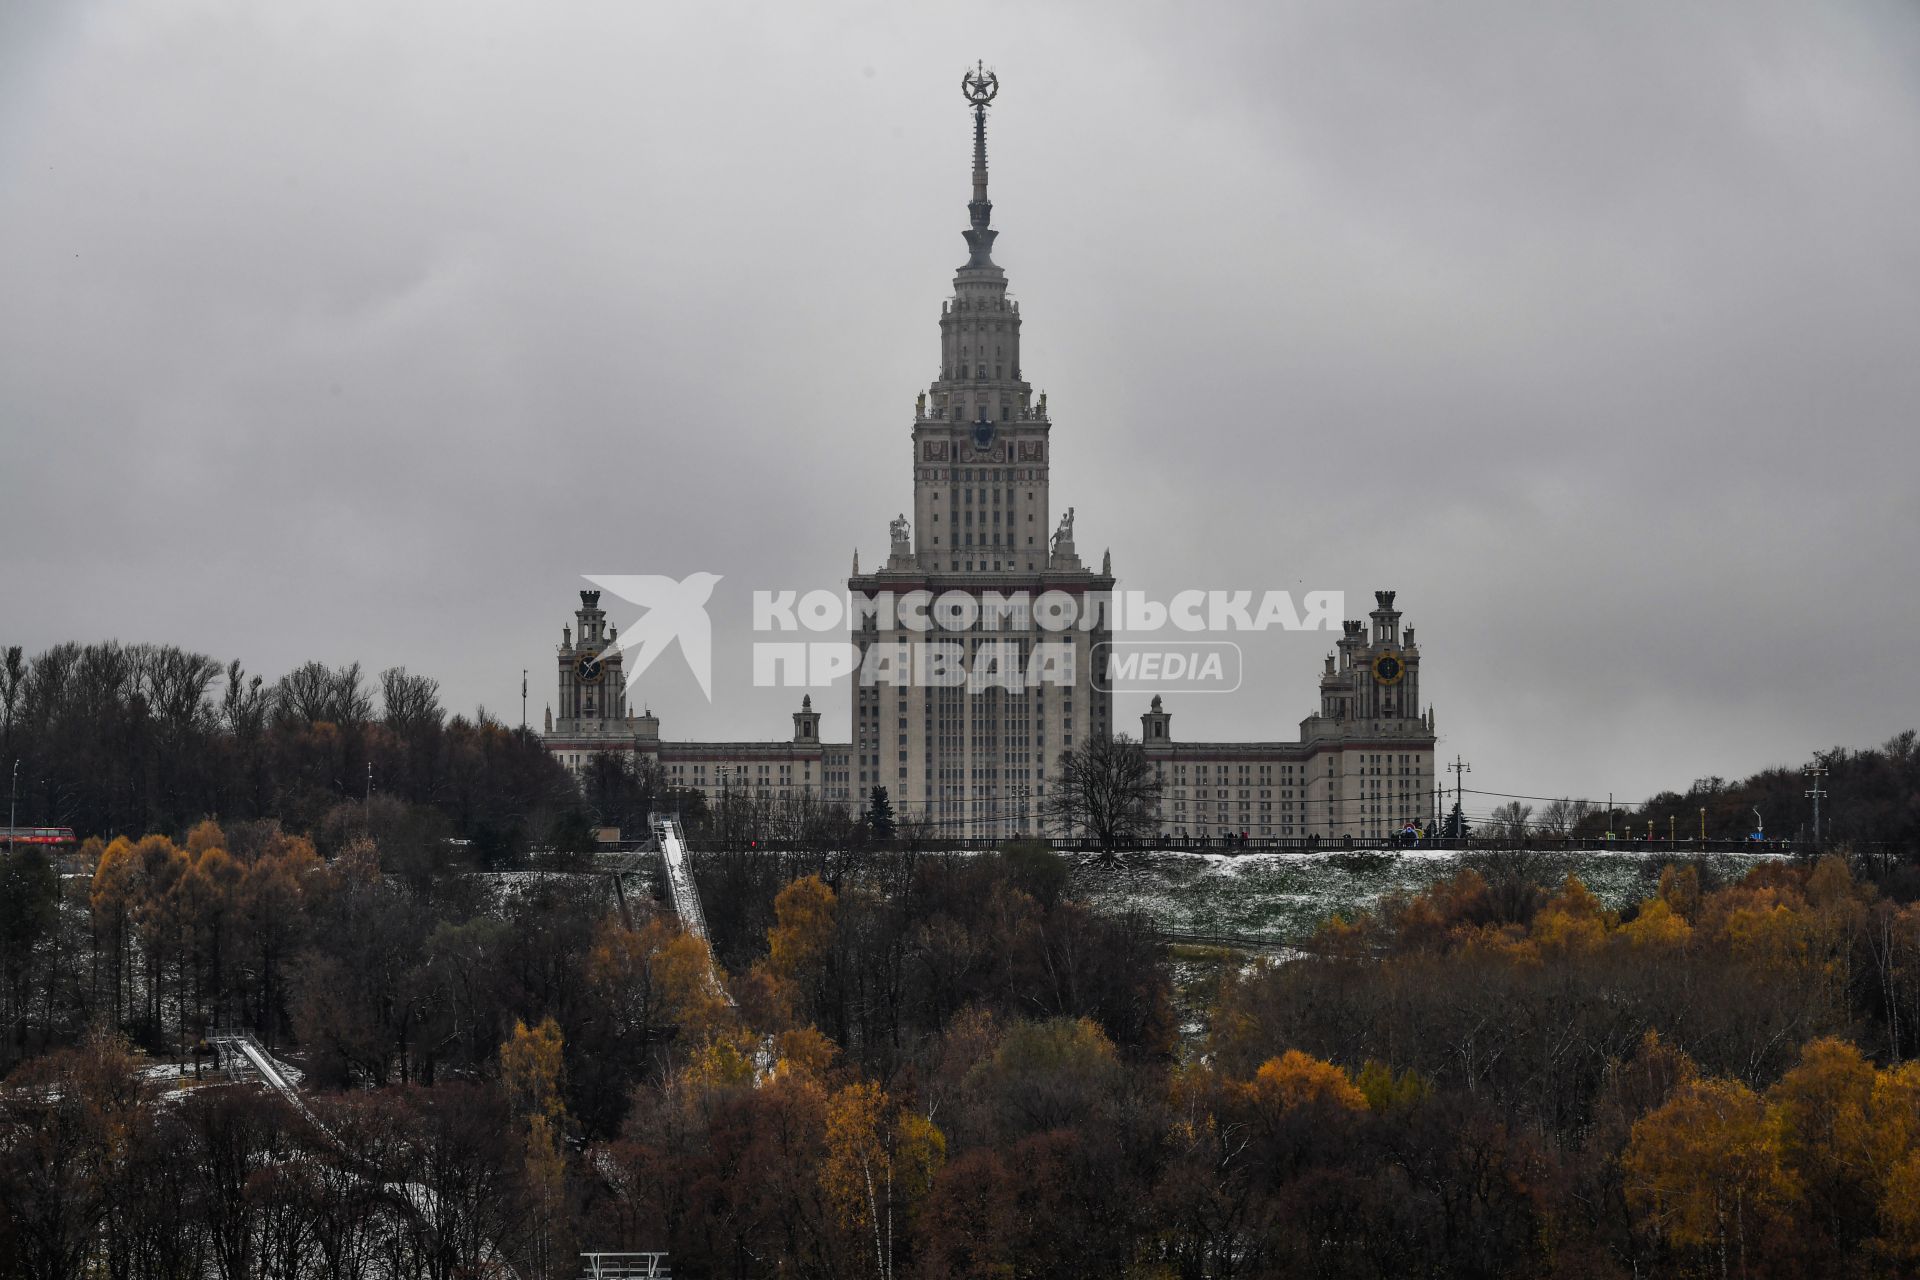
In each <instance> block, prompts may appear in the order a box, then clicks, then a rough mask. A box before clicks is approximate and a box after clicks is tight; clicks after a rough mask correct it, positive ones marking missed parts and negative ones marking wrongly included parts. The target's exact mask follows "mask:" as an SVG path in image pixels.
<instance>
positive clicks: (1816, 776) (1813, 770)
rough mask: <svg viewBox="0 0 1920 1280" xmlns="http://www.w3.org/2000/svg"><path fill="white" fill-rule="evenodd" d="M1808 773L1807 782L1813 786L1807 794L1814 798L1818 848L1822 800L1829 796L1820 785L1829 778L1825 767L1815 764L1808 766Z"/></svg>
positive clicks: (1814, 835) (1814, 840)
mask: <svg viewBox="0 0 1920 1280" xmlns="http://www.w3.org/2000/svg"><path fill="white" fill-rule="evenodd" d="M1806 773H1807V781H1808V782H1810V783H1812V784H1813V785H1812V786H1810V787H1809V788H1808V789H1807V794H1808V795H1810V796H1812V797H1813V843H1814V846H1815V847H1816V848H1817V847H1818V846H1819V844H1820V798H1821V797H1822V796H1824V795H1826V794H1827V793H1826V791H1825V790H1824V789H1822V787H1821V785H1820V783H1821V781H1822V780H1823V779H1824V778H1825V777H1826V776H1827V769H1826V766H1825V765H1818V764H1813V765H1808V766H1807V770H1806Z"/></svg>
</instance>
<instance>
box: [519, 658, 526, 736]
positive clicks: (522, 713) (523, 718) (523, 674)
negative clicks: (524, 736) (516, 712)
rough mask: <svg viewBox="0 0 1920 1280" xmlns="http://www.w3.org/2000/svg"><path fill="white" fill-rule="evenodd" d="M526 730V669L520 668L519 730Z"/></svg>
mask: <svg viewBox="0 0 1920 1280" xmlns="http://www.w3.org/2000/svg"><path fill="white" fill-rule="evenodd" d="M526 731H527V669H526V668H525V667H522V668H520V732H522V733H525V732H526Z"/></svg>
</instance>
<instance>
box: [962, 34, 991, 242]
mask: <svg viewBox="0 0 1920 1280" xmlns="http://www.w3.org/2000/svg"><path fill="white" fill-rule="evenodd" d="M960 92H961V94H962V95H964V96H965V97H966V100H967V101H968V102H970V103H972V104H973V199H972V200H971V201H969V202H968V203H967V214H968V220H969V221H970V222H971V223H972V225H971V226H969V227H968V228H967V230H966V231H965V232H964V233H963V234H964V235H965V236H966V237H967V248H968V249H969V250H971V251H972V252H971V254H970V256H969V257H968V258H967V265H966V266H964V267H962V268H961V270H962V271H967V270H972V269H976V268H982V267H984V268H992V267H993V256H992V254H993V238H994V237H995V236H997V235H999V234H1000V233H999V232H997V231H995V230H994V229H993V228H992V226H990V225H989V224H990V223H991V222H992V221H993V201H991V200H989V199H987V104H988V103H989V102H992V101H993V99H994V96H995V95H996V94H998V93H999V92H1000V77H998V76H996V75H995V74H994V73H993V72H991V71H989V70H987V68H986V64H985V63H984V62H977V63H975V64H974V69H973V70H971V71H969V72H967V73H966V74H965V75H963V76H961V77H960Z"/></svg>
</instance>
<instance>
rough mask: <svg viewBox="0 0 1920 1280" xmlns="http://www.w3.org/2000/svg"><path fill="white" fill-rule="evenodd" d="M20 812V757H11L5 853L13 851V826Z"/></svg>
mask: <svg viewBox="0 0 1920 1280" xmlns="http://www.w3.org/2000/svg"><path fill="white" fill-rule="evenodd" d="M19 813H20V757H18V756H15V757H14V759H13V791H12V794H11V795H10V796H9V797H8V799H7V853H8V854H9V855H11V854H12V853H13V828H14V825H15V823H16V821H17V820H18V818H19Z"/></svg>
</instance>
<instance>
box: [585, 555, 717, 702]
mask: <svg viewBox="0 0 1920 1280" xmlns="http://www.w3.org/2000/svg"><path fill="white" fill-rule="evenodd" d="M581 576H582V577H584V578H586V580H587V581H588V582H591V583H592V584H593V585H594V586H596V587H600V588H602V589H604V590H607V591H611V592H612V593H613V594H614V595H616V596H619V597H620V598H621V599H622V600H625V601H626V602H627V603H629V604H637V605H639V606H640V607H641V608H642V609H643V610H645V612H644V613H642V614H641V615H640V621H638V622H636V623H634V624H633V625H632V626H630V627H628V628H627V629H626V630H624V631H621V632H620V633H619V635H618V638H617V639H615V640H614V641H613V642H612V643H613V644H614V646H615V647H617V648H618V649H619V650H620V651H621V652H622V653H626V652H628V651H636V652H634V654H633V658H632V660H631V661H630V662H629V663H628V664H627V687H628V688H632V687H633V684H634V682H635V681H636V680H638V679H639V678H640V673H641V672H642V671H645V670H646V669H647V668H648V667H650V666H652V665H653V660H654V659H655V658H658V657H659V656H660V655H661V654H663V653H665V652H666V651H667V649H668V647H669V646H671V645H672V644H673V642H674V641H675V640H678V641H679V642H680V654H681V656H682V657H684V658H685V659H686V660H687V666H688V667H689V668H690V669H691V670H692V671H693V678H694V679H695V680H698V681H699V682H700V692H702V693H704V694H706V695H707V701H708V702H712V701H713V627H712V625H711V624H710V623H709V622H708V621H707V600H708V599H709V598H710V597H711V596H712V595H713V588H714V586H715V584H717V583H718V582H719V581H720V575H719V574H717V573H690V574H688V575H687V576H686V577H684V578H682V579H680V580H678V581H675V580H674V579H672V578H669V577H667V576H665V575H664V574H657V573H607V574H595V573H588V574H582V575H581Z"/></svg>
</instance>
